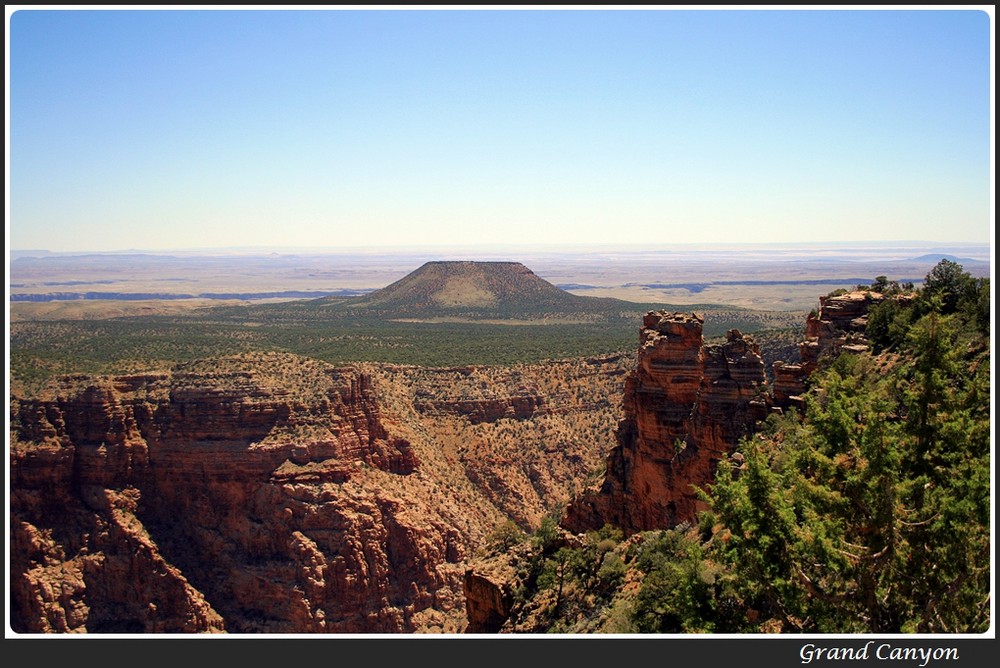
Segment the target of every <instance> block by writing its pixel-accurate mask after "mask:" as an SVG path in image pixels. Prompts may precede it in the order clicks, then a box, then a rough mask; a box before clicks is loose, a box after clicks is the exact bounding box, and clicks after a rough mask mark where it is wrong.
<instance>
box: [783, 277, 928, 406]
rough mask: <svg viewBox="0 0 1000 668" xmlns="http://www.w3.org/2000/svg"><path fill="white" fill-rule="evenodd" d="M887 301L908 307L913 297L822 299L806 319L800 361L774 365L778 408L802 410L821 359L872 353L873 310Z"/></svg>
mask: <svg viewBox="0 0 1000 668" xmlns="http://www.w3.org/2000/svg"><path fill="white" fill-rule="evenodd" d="M886 299H895V300H897V301H899V302H901V303H903V304H905V303H908V302H909V301H911V300H912V299H913V295H910V294H900V295H892V296H891V297H886V296H885V295H883V294H881V293H878V292H872V291H871V290H855V291H853V292H847V293H843V294H839V295H837V294H833V295H826V296H823V297H820V298H819V309H817V310H814V311H813V312H812V313H810V314H809V317H808V318H807V319H806V335H805V340H803V341H802V342H801V343H800V344H799V358H800V360H799V362H797V363H793V362H783V361H779V362H775V363H774V365H773V371H774V384H773V396H774V404H775V406H777V407H779V408H788V407H793V408H796V409H798V410H802V409H803V408H804V402H803V395H804V394H805V391H806V386H807V382H808V379H809V376H810V375H812V373H813V372H814V371H816V369H817V368H818V367H819V364H820V360H821V359H823V358H825V357H827V358H829V357H835V356H837V355H839V354H841V353H855V354H860V353H864V352H867V351H868V350H870V344H869V341H868V338H867V336H866V330H867V328H868V314H869V312H870V310H871V309H872V307H874V306H876V305H878V304H880V303H882V302H883V301H885V300H886Z"/></svg>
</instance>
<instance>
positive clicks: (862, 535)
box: [508, 262, 991, 633]
mask: <svg viewBox="0 0 1000 668" xmlns="http://www.w3.org/2000/svg"><path fill="white" fill-rule="evenodd" d="M953 264H954V263H951V264H945V263H944V262H943V263H942V264H941V265H939V266H938V267H937V268H935V270H934V271H932V272H931V274H929V275H928V277H927V281H926V283H925V286H924V288H923V290H922V291H921V292H920V293H919V294H918V296H917V297H916V299H914V300H913V301H912V302H909V303H907V302H887V304H888V303H891V304H892V305H891V306H883V307H882V308H881V309H880V310H876V311H875V313H874V314H873V315H874V317H872V318H871V320H870V324H869V328H870V336H871V338H872V340H873V341H874V342H875V343H876V353H875V354H870V353H866V354H863V355H849V354H847V355H843V356H840V357H839V358H836V359H828V360H826V361H825V364H824V365H823V367H822V368H821V370H819V371H818V372H817V373H816V374H815V375H814V376H813V377H812V378H811V382H810V386H811V389H810V391H809V393H808V395H807V397H806V408H805V410H804V413H803V414H802V415H801V416H800V415H796V414H794V413H789V414H786V415H785V416H773V417H772V418H770V419H769V420H768V422H767V423H766V424H765V425H764V428H763V429H762V431H760V432H759V433H758V434H757V435H755V436H754V437H751V438H749V439H746V440H744V441H743V442H742V443H741V444H740V447H739V448H738V453H739V456H738V457H737V456H736V455H733V456H732V458H730V459H727V460H724V461H723V463H722V465H720V467H719V469H718V473H717V476H716V479H715V482H714V484H713V485H711V486H710V488H709V489H708V490H707V492H705V493H704V500H705V501H706V502H707V503H708V505H709V508H710V510H708V511H707V512H705V513H703V514H702V515H701V518H700V522H699V523H698V525H697V526H678V527H675V528H673V529H669V530H664V531H660V532H646V533H642V534H637V535H635V536H632V537H630V538H629V539H628V540H627V541H624V542H621V541H616V540H615V538H616V536H615V535H614V533H613V530H612V529H611V528H610V527H607V528H606V529H605V531H604V532H603V533H600V534H598V533H594V534H590V535H587V536H584V537H582V538H579V537H578V538H577V539H576V544H568V543H567V542H566V541H562V542H559V541H555V540H551V539H549V538H546V532H551V530H552V527H553V525H552V523H551V522H550V523H549V524H548V525H546V526H545V527H543V529H542V530H541V531H539V532H538V533H537V534H536V535H535V536H534V537H533V538H532V541H524V542H523V545H524V546H525V547H524V548H523V549H524V550H526V552H525V554H526V556H524V557H523V558H522V559H521V560H520V563H521V564H522V568H521V578H520V580H519V582H520V588H519V589H518V590H517V591H516V593H517V602H516V604H515V606H514V609H513V611H512V615H511V618H510V621H509V622H508V629H510V630H514V631H518V630H531V631H534V632H539V631H549V632H553V631H555V632H595V631H601V632H653V633H693V632H723V633H747V632H750V633H759V632H808V633H864V632H870V633H910V632H914V633H979V632H983V631H985V630H986V629H988V628H989V625H990V618H989V614H990V510H991V509H990V462H989V456H990V401H989V393H990V389H989V384H990V331H989V329H990V323H989V300H988V296H989V282H988V280H987V279H973V278H971V277H969V276H968V275H967V274H965V273H964V272H962V271H961V268H960V267H958V266H957V265H955V266H952V265H953ZM984 316H985V317H984ZM617 538H620V535H619V536H617ZM508 542H509V537H508ZM528 546H530V549H529V547H528Z"/></svg>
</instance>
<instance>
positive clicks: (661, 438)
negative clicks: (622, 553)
mask: <svg viewBox="0 0 1000 668" xmlns="http://www.w3.org/2000/svg"><path fill="white" fill-rule="evenodd" d="M702 325H703V319H702V318H701V317H700V316H698V315H697V314H682V313H672V314H671V313H667V312H664V311H660V312H656V313H649V314H648V315H646V317H645V319H644V321H643V327H642V330H641V334H640V348H639V356H638V364H637V369H636V371H635V373H634V374H633V375H631V376H629V377H628V378H627V380H626V384H625V397H624V413H625V417H624V419H623V420H622V421H621V423H620V425H619V428H618V432H617V437H616V438H617V445H616V446H615V448H613V449H612V451H611V454H610V455H609V457H608V459H607V470H606V473H605V478H604V483H603V485H602V486H601V488H600V489H599V490H591V491H588V492H585V493H584V494H582V495H581V496H579V497H577V498H576V499H575V500H574V501H573V502H572V503H571V504H570V505H569V507H568V508H567V511H566V514H565V516H564V518H563V522H562V524H563V526H565V527H566V528H568V529H570V530H572V531H576V532H582V531H587V530H594V529H598V528H600V527H601V526H603V525H604V524H606V523H610V524H614V525H616V526H618V527H620V528H622V529H623V530H625V531H626V533H634V532H637V531H644V530H649V529H657V528H666V527H672V526H675V525H676V524H678V523H680V522H684V521H692V520H694V519H695V517H696V514H697V512H698V511H699V510H700V509H702V507H703V505H702V503H701V502H700V501H699V500H698V497H697V493H696V491H695V489H697V488H702V487H704V486H705V485H706V484H707V483H709V482H710V481H711V479H712V477H713V476H714V473H715V466H716V464H717V463H718V461H719V460H720V459H721V458H722V457H723V455H725V454H727V453H729V452H732V451H733V450H734V448H735V447H736V445H737V443H738V441H739V439H740V438H741V437H743V436H745V435H747V434H749V433H751V431H752V429H753V426H754V424H755V422H756V421H757V420H760V419H762V418H763V417H765V416H766V413H767V411H768V406H769V398H768V395H767V394H766V392H765V387H764V384H765V376H764V364H763V361H762V359H761V357H760V351H759V349H758V348H757V346H756V344H755V343H754V342H753V339H752V338H751V337H749V336H745V335H743V334H741V333H740V332H739V331H737V330H732V331H730V332H729V333H728V334H727V336H726V342H725V343H723V344H717V345H705V344H704V342H703V339H702Z"/></svg>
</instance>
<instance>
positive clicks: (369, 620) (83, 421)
mask: <svg viewBox="0 0 1000 668" xmlns="http://www.w3.org/2000/svg"><path fill="white" fill-rule="evenodd" d="M264 364H266V365H268V367H269V368H267V369H266V370H265V369H264V368H263V367H262V365H264ZM11 422H12V427H11V429H12V439H11V441H12V450H11V479H10V483H11V526H12V529H11V532H12V538H11V541H12V543H13V549H12V550H11V554H12V563H11V573H12V577H11V582H10V586H11V600H12V618H11V626H12V628H13V629H14V630H16V631H18V632H50V631H59V632H74V631H79V632H83V631H87V632H102V631H104V632H147V633H158V632H178V633H193V632H203V631H229V632H286V633H290V632H295V633H300V632H321V631H327V632H329V631H340V632H372V631H409V630H412V629H413V628H414V625H415V622H414V618H415V617H416V616H417V615H419V613H420V612H421V611H423V610H426V609H430V608H435V609H437V610H448V609H454V608H456V607H458V608H461V605H462V600H461V598H460V592H461V581H462V575H463V573H462V569H461V568H460V567H459V566H458V565H457V564H458V562H460V561H461V560H462V559H463V558H464V556H465V552H466V550H467V541H466V540H465V539H464V538H463V536H462V535H460V533H459V532H458V531H457V530H456V529H455V528H454V526H453V522H451V521H450V519H449V518H448V517H446V516H443V515H442V513H441V511H440V509H437V508H435V507H434V505H433V504H432V503H430V502H428V501H427V497H430V496H432V495H430V494H427V493H426V490H423V491H424V494H421V493H420V492H421V490H420V489H419V487H418V488H417V490H416V491H417V493H415V494H413V495H403V494H397V493H394V492H393V491H391V485H390V484H387V481H388V479H391V478H398V477H403V476H410V475H412V474H413V473H414V472H415V471H416V470H418V468H419V466H420V462H419V461H418V459H417V457H416V456H415V455H414V453H413V451H412V448H411V447H410V443H409V442H408V441H407V440H406V439H404V438H401V437H399V436H397V435H396V434H394V432H393V425H392V424H391V423H389V422H388V421H387V420H386V419H384V417H383V416H382V415H381V412H380V409H379V405H378V402H377V401H375V398H374V396H373V394H372V387H371V379H370V377H369V376H368V375H366V374H365V373H363V372H361V371H359V370H357V369H343V370H337V369H332V368H329V367H326V366H325V365H321V364H318V363H309V362H308V361H306V360H302V359H300V358H293V357H291V356H287V357H285V358H279V359H277V360H275V359H263V358H262V359H257V360H253V361H251V362H242V363H239V362H238V363H228V364H227V363H225V362H222V361H216V362H213V363H211V364H204V365H201V366H200V367H193V368H191V369H190V370H188V371H179V372H176V373H170V374H156V375H137V376H129V377H114V378H107V377H99V378H83V377H77V378H66V379H63V381H62V383H61V385H57V386H56V387H54V388H52V389H51V391H50V392H49V393H48V394H47V396H41V397H38V398H32V399H15V400H13V401H12V405H11Z"/></svg>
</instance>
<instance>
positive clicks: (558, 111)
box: [5, 6, 994, 252]
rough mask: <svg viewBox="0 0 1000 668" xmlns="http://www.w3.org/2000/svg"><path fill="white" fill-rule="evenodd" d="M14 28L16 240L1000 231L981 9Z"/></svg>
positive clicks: (30, 11) (319, 18)
mask: <svg viewBox="0 0 1000 668" xmlns="http://www.w3.org/2000/svg"><path fill="white" fill-rule="evenodd" d="M168 7H169V6H168ZM13 9H15V10H16V11H12V8H11V7H7V26H6V28H7V40H6V44H7V48H8V57H7V63H8V71H7V98H6V102H7V142H6V146H7V161H8V162H7V170H6V173H7V184H6V187H7V193H6V194H7V196H6V199H5V202H6V221H7V229H6V233H7V247H8V248H14V249H47V250H51V251H62V252H67V251H101V250H104V251H110V250H124V249H145V250H170V249H192V248H217V247H230V246H241V247H247V246H252V247H271V248H280V247H288V246H295V247H356V246H368V247H372V246H374V247H380V246H407V245H420V246H424V245H435V244H438V245H440V244H459V245H477V244H482V245H489V244H528V245H531V244H556V245H558V244H606V243H614V244H651V245H654V244H674V243H714V242H726V243H743V242H747V243H751V242H775V241H784V242H796V243H799V242H803V243H809V242H840V241H886V240H888V241H891V240H894V239H921V240H928V241H936V242H962V243H965V242H973V243H986V242H991V241H992V239H993V224H992V219H993V211H994V209H993V202H994V199H993V189H992V186H991V184H992V181H993V179H992V178H991V172H992V169H993V154H992V145H993V122H992V112H991V109H992V94H991V83H992V80H993V71H992V62H993V55H992V36H991V32H992V12H993V8H992V6H969V8H966V9H959V10H947V11H945V10H939V9H930V10H923V9H886V10H866V9H855V10H835V9H831V10H817V9H797V10H777V9H770V8H769V9H755V10H749V11H739V10H734V9H722V8H717V9H707V8H701V9H694V10H673V9H657V8H650V7H642V8H641V9H631V10H628V9H625V10H623V9H604V8H595V7H577V8H574V9H546V10H532V9H473V8H467V9H460V10H451V9H418V10H402V9H368V10H342V9H335V8H327V9H316V8H307V9H298V10H285V9H275V8H268V9H260V8H256V9H250V8H244V9H240V10H207V9H198V10H194V9H181V8H179V7H175V8H172V9H165V10H150V9H133V10H117V9H90V10H83V11H76V10H65V9H58V10H52V9H47V8H41V7H39V8H30V7H27V6H26V7H25V8H22V9H17V8H16V7H15V8H13Z"/></svg>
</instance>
